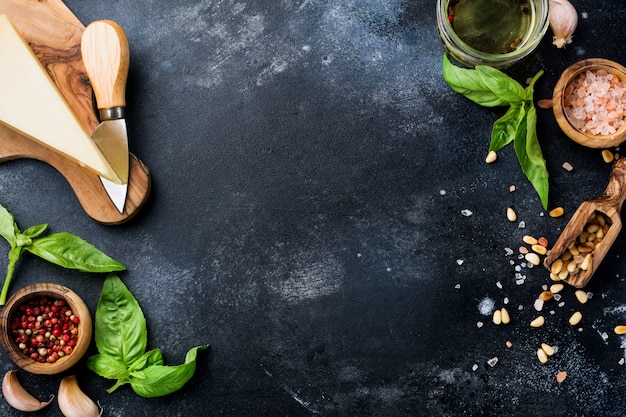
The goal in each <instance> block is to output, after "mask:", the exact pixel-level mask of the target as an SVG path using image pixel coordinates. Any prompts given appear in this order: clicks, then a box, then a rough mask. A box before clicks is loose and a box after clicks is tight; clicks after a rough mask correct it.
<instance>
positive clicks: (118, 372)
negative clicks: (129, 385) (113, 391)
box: [87, 354, 130, 380]
mask: <svg viewBox="0 0 626 417" xmlns="http://www.w3.org/2000/svg"><path fill="white" fill-rule="evenodd" d="M87 369H89V370H91V371H93V372H95V373H96V374H98V375H100V376H101V377H104V378H107V379H122V380H124V379H128V377H129V376H130V373H129V372H128V369H126V366H124V364H123V363H122V362H120V361H118V360H117V359H115V358H113V357H111V356H109V355H102V354H98V355H93V356H90V357H89V358H87Z"/></svg>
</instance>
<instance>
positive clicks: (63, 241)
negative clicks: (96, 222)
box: [25, 232, 126, 272]
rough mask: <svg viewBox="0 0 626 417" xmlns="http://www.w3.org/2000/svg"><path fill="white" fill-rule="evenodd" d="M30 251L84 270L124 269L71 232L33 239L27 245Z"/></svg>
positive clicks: (108, 270)
mask: <svg viewBox="0 0 626 417" xmlns="http://www.w3.org/2000/svg"><path fill="white" fill-rule="evenodd" d="M25 249H26V250H28V251H29V252H31V253H33V254H34V255H37V256H39V257H41V258H43V259H45V260H47V261H49V262H52V263H54V264H56V265H59V266H62V267H64V268H69V269H77V270H79V271H82V272H111V271H123V270H125V269H126V267H125V266H124V265H122V264H121V263H119V262H118V261H116V260H114V259H112V258H110V257H109V256H107V255H105V254H104V253H103V252H101V251H100V250H99V249H98V248H96V247H95V246H93V245H92V244H91V243H88V242H86V241H84V240H83V239H81V238H80V237H78V236H76V235H73V234H71V233H67V232H62V233H55V234H51V235H48V236H44V237H41V238H39V239H37V240H33V242H32V244H30V245H28V246H25Z"/></svg>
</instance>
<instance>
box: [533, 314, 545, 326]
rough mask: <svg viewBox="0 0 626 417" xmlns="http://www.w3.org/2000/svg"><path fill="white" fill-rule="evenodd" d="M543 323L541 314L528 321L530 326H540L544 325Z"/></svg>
mask: <svg viewBox="0 0 626 417" xmlns="http://www.w3.org/2000/svg"><path fill="white" fill-rule="evenodd" d="M544 323H545V319H544V318H543V316H539V317H537V318H536V319H534V320H533V321H531V322H530V327H541V326H543V325H544Z"/></svg>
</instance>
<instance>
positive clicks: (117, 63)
mask: <svg viewBox="0 0 626 417" xmlns="http://www.w3.org/2000/svg"><path fill="white" fill-rule="evenodd" d="M81 52H82V55H83V63H84V64H85V69H86V70H87V75H88V76H89V81H90V82H91V86H92V88H93V91H94V94H95V96H96V103H97V106H98V109H100V110H106V109H113V108H119V107H125V106H126V80H127V78H128V67H129V66H130V48H129V46H128V38H127V37H126V33H125V32H124V29H122V27H121V26H120V25H119V24H117V23H116V22H114V21H112V20H96V21H94V22H92V23H90V24H89V25H88V26H87V28H86V29H85V31H84V32H83V37H82V40H81Z"/></svg>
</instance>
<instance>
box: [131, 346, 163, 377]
mask: <svg viewBox="0 0 626 417" xmlns="http://www.w3.org/2000/svg"><path fill="white" fill-rule="evenodd" d="M152 365H164V361H163V354H162V353H161V349H152V350H151V351H149V352H146V353H144V354H143V356H142V357H141V358H139V359H137V360H136V361H135V362H133V363H132V364H131V365H130V366H129V367H128V371H129V372H135V371H140V370H142V369H144V368H145V367H147V366H152Z"/></svg>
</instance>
